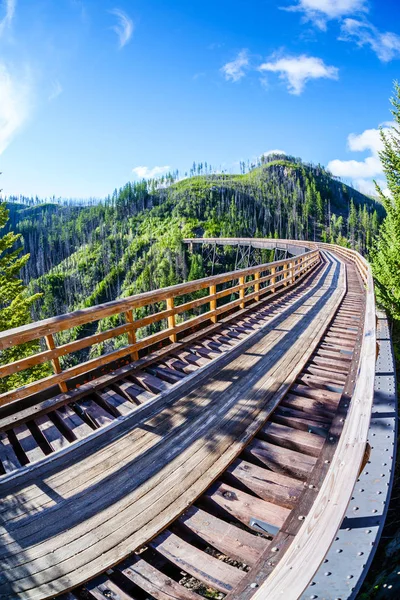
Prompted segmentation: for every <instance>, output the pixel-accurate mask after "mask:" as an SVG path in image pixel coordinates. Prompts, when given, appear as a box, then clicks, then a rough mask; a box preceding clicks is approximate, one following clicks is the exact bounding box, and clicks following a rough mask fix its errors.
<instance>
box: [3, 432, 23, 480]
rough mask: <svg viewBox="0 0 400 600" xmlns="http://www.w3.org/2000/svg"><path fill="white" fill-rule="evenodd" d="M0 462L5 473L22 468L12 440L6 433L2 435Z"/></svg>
mask: <svg viewBox="0 0 400 600" xmlns="http://www.w3.org/2000/svg"><path fill="white" fill-rule="evenodd" d="M0 462H1V464H2V466H3V469H4V472H5V473H11V472H12V471H14V470H15V469H18V467H20V466H21V463H20V462H19V460H18V458H17V455H16V454H15V451H14V448H13V447H12V445H11V442H10V440H9V439H8V436H7V434H6V433H4V432H1V433H0Z"/></svg>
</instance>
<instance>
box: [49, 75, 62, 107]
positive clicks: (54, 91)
mask: <svg viewBox="0 0 400 600" xmlns="http://www.w3.org/2000/svg"><path fill="white" fill-rule="evenodd" d="M62 92H63V87H62V85H61V83H60V82H59V81H58V79H56V80H55V81H53V85H52V87H51V92H50V94H49V102H51V101H52V100H55V99H56V98H58V96H59V95H60V94H62Z"/></svg>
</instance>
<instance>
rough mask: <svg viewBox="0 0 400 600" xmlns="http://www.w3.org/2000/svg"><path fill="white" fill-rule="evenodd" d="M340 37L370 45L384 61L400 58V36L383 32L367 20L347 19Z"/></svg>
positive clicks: (362, 44)
mask: <svg viewBox="0 0 400 600" xmlns="http://www.w3.org/2000/svg"><path fill="white" fill-rule="evenodd" d="M339 39H340V40H342V41H346V42H350V41H351V42H355V43H356V44H357V45H358V46H360V47H362V46H370V48H371V49H372V50H373V51H374V52H375V54H376V55H377V56H378V58H379V60H381V61H382V62H389V61H390V60H393V59H394V58H400V36H399V35H397V34H396V33H392V32H390V31H386V32H381V31H379V29H377V28H376V27H375V26H374V25H372V23H370V22H369V21H367V20H363V21H359V20H357V19H345V20H344V22H343V23H342V27H341V37H340V38H339Z"/></svg>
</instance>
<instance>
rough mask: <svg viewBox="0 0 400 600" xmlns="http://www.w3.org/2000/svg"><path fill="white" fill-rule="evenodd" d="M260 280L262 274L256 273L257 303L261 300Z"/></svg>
mask: <svg viewBox="0 0 400 600" xmlns="http://www.w3.org/2000/svg"><path fill="white" fill-rule="evenodd" d="M259 279H260V273H259V272H257V273H254V291H255V292H257V295H256V302H258V301H259V300H260V294H259V291H260V282H259Z"/></svg>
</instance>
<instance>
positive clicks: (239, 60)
mask: <svg viewBox="0 0 400 600" xmlns="http://www.w3.org/2000/svg"><path fill="white" fill-rule="evenodd" d="M248 66H249V56H248V50H241V51H240V52H239V54H238V55H237V57H236V58H235V60H233V61H231V62H228V63H226V64H225V65H224V66H223V67H222V68H221V71H222V73H223V74H224V75H225V79H226V80H227V81H239V80H240V79H241V78H242V77H244V75H245V74H246V73H245V71H246V68H247V67H248Z"/></svg>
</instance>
